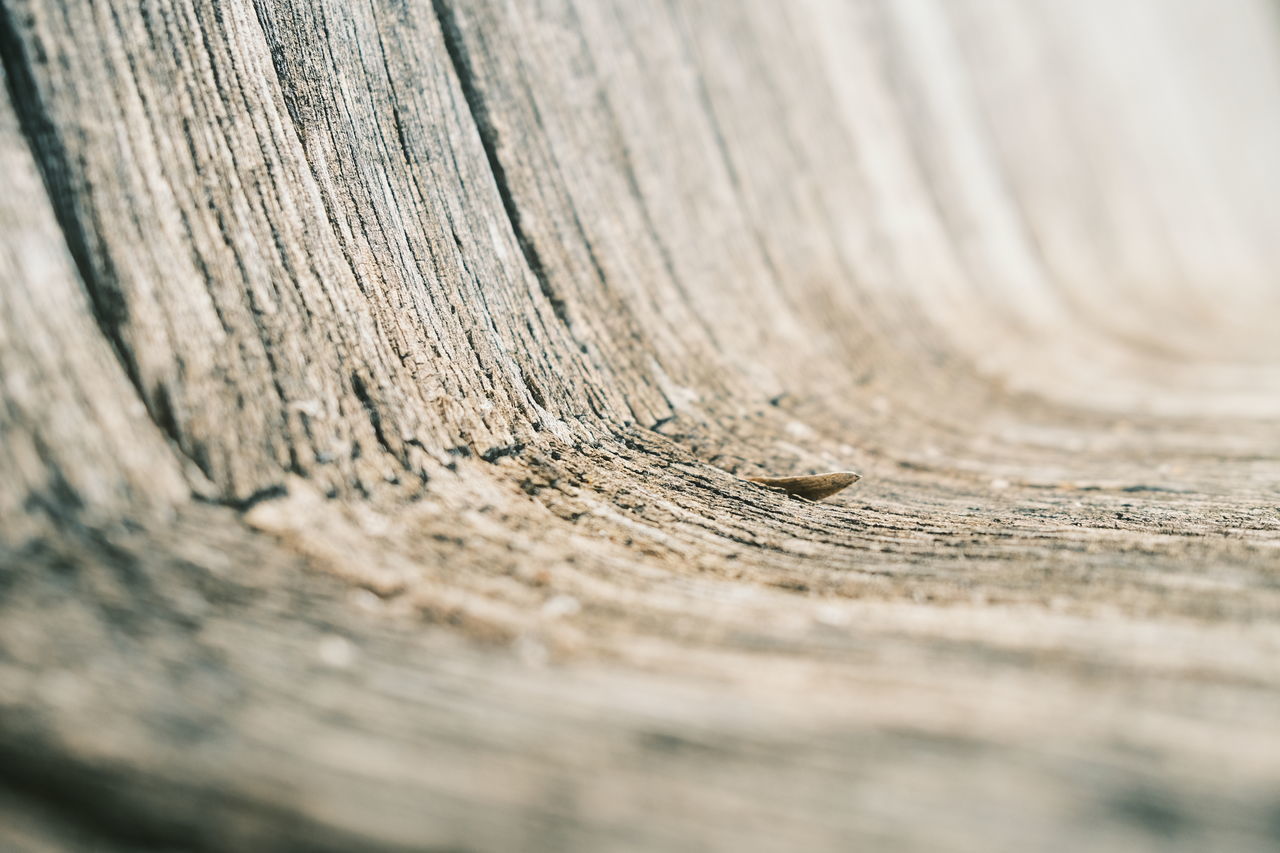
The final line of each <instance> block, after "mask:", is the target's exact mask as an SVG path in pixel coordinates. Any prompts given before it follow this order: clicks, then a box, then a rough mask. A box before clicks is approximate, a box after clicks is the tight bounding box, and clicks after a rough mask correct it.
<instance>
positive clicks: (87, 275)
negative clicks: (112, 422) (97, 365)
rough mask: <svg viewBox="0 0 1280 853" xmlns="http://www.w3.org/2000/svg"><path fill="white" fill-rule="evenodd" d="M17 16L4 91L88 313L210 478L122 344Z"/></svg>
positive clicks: (8, 22)
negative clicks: (146, 386)
mask: <svg viewBox="0 0 1280 853" xmlns="http://www.w3.org/2000/svg"><path fill="white" fill-rule="evenodd" d="M16 15H17V12H16V11H15V10H14V9H13V8H12V6H11V5H8V4H5V3H0V61H2V62H3V67H4V78H5V89H6V92H7V94H8V96H9V102H10V103H11V104H12V105H13V111H14V114H15V115H16V116H17V119H18V127H19V130H20V131H21V133H22V135H23V137H24V138H25V139H26V141H27V146H28V148H29V149H30V151H31V155H32V158H33V159H34V160H35V163H36V167H37V168H38V169H39V171H40V177H41V179H42V180H43V182H44V187H45V194H46V195H47V196H48V198H49V204H50V207H51V208H52V209H53V215H54V218H55V220H56V221H57V223H58V228H59V229H60V230H61V232H62V238H63V241H64V242H65V244H66V246H67V251H68V253H69V254H70V255H71V260H72V263H74V264H75V267H76V272H77V274H78V276H79V278H80V283H81V285H82V286H83V287H84V290H85V294H86V295H87V296H88V303H89V310H90V313H91V314H92V315H93V319H94V321H95V322H96V323H97V325H98V328H99V329H101V330H102V334H103V336H104V337H105V338H106V339H107V342H108V343H109V344H110V346H111V348H112V350H113V351H114V352H115V355H116V360H117V361H118V362H119V363H120V366H121V368H122V369H123V370H124V373H125V376H126V377H127V378H128V380H129V382H130V383H131V384H132V385H133V388H134V391H135V392H136V393H137V395H138V399H139V400H140V401H141V402H142V404H143V406H144V407H145V408H146V410H147V413H148V416H149V417H150V419H151V421H152V422H153V423H155V425H156V426H157V428H159V429H160V431H161V432H162V433H163V434H164V435H165V436H167V437H168V439H169V440H170V442H171V446H172V447H173V448H174V449H175V450H176V451H177V452H178V453H180V454H182V455H183V456H185V457H186V458H187V459H189V460H190V461H191V462H192V464H194V465H195V466H196V467H197V468H199V469H200V470H201V471H202V472H203V473H204V474H205V475H206V476H211V474H210V471H208V470H207V469H206V466H205V465H204V464H202V463H201V461H200V460H198V459H195V458H193V457H192V456H191V454H190V453H189V452H188V451H187V449H186V447H185V446H184V443H183V441H182V435H181V433H180V432H179V430H178V428H177V424H176V423H175V422H174V421H173V419H172V418H165V417H162V416H161V413H159V412H157V411H156V401H155V400H154V399H153V398H152V397H151V396H150V395H148V394H147V393H146V389H145V386H144V383H143V381H142V376H141V372H140V371H139V369H138V365H137V362H136V361H135V359H134V357H133V353H132V351H131V349H130V347H129V345H128V343H127V342H126V341H125V339H124V327H125V326H126V325H127V323H128V321H129V306H128V303H127V302H126V300H125V297H124V294H123V292H121V290H120V287H119V285H118V281H119V276H118V275H117V273H116V270H115V265H114V263H113V262H112V260H111V257H110V255H109V254H107V253H106V252H96V253H95V252H94V250H93V249H92V248H91V247H92V244H93V243H94V238H93V234H94V232H95V231H96V230H97V229H96V228H95V224H96V223H93V222H92V220H93V219H94V218H95V217H94V213H93V212H92V211H89V210H82V209H79V206H78V205H77V203H76V198H77V196H78V195H79V194H80V192H82V187H80V186H78V185H77V184H78V181H77V178H76V171H77V170H76V169H74V168H73V167H72V155H71V152H69V151H68V150H67V147H66V145H65V143H64V142H63V139H62V134H61V132H60V130H59V129H58V127H57V126H56V125H55V123H54V120H53V117H52V114H51V112H50V111H49V108H48V106H47V105H46V104H45V102H44V100H43V98H42V97H41V94H40V86H39V84H38V82H37V81H36V78H35V75H34V74H33V73H32V63H33V61H34V60H33V58H32V56H31V52H30V51H29V50H28V45H27V44H26V43H25V42H24V41H23V39H22V37H21V36H20V35H19V27H18V24H17V22H16V20H15V17H16ZM46 61H47V60H46ZM86 220H90V222H86Z"/></svg>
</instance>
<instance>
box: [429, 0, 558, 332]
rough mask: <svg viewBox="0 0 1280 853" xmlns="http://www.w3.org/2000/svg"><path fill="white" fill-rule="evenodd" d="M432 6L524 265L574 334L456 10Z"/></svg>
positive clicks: (440, 1) (442, 3) (437, 1)
mask: <svg viewBox="0 0 1280 853" xmlns="http://www.w3.org/2000/svg"><path fill="white" fill-rule="evenodd" d="M431 5H432V7H433V8H434V9H435V13H436V20H437V21H439V23H440V32H441V33H442V35H443V36H444V46H445V50H446V51H447V52H448V54H449V61H450V62H451V63H453V70H454V74H455V75H456V76H457V78H458V83H459V85H460V86H461V87H462V96H463V97H464V98H465V99H466V102H467V109H468V110H470V112H471V118H472V120H473V121H474V122H475V125H476V130H477V131H478V132H479V134H480V144H481V145H482V146H483V147H484V156H485V159H486V160H487V161H488V163H489V171H490V173H491V174H492V175H493V181H494V183H495V184H496V185H497V187H498V195H499V197H500V198H501V199H502V208H503V210H504V211H505V212H506V214H507V220H508V221H509V222H510V223H511V230H512V232H513V233H514V234H515V237H516V242H517V243H518V244H519V246H520V252H521V254H523V255H524V259H525V263H526V264H527V265H528V267H529V270H530V272H532V273H533V276H534V278H536V279H537V280H538V287H539V288H540V289H541V290H542V295H543V296H544V297H546V299H547V302H548V303H550V305H551V310H552V311H554V312H555V315H556V317H557V318H558V319H559V320H560V322H561V323H563V324H564V326H565V328H566V329H568V330H569V332H570V334H572V333H573V323H572V321H571V320H570V319H569V312H568V309H567V307H566V305H565V301H564V298H563V297H561V296H560V295H559V294H558V293H556V290H555V288H554V287H552V285H551V280H550V278H549V277H548V276H547V270H546V267H545V266H544V265H543V263H542V257H541V256H540V255H539V254H538V249H537V247H536V246H534V245H533V241H532V240H530V239H529V235H528V234H527V233H526V232H525V229H524V225H523V223H522V221H521V217H520V209H519V207H518V206H517V205H516V201H515V197H514V195H513V194H512V191H511V182H510V180H509V179H508V178H507V170H506V169H505V168H504V167H503V165H502V160H501V159H500V158H499V157H498V144H499V137H498V130H497V128H496V127H494V124H493V121H492V120H491V119H490V118H489V109H488V106H487V105H486V103H485V100H484V95H483V94H482V93H481V92H480V88H479V86H478V84H477V82H476V74H475V71H474V70H473V69H472V63H471V57H470V55H469V54H468V52H467V47H466V42H465V41H464V40H463V37H462V31H461V30H460V29H459V27H458V22H457V20H456V18H455V16H454V14H453V10H452V9H450V8H449V4H448V2H446V0H431Z"/></svg>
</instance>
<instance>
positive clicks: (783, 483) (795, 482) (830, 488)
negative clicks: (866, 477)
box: [746, 471, 862, 501]
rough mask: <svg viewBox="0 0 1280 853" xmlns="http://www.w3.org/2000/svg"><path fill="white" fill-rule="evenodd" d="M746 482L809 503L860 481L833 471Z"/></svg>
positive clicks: (851, 473)
mask: <svg viewBox="0 0 1280 853" xmlns="http://www.w3.org/2000/svg"><path fill="white" fill-rule="evenodd" d="M746 479H747V481H748V482H750V483H755V484H756V485H759V486H764V487H765V488H767V489H777V490H779V491H783V492H786V493H787V494H789V495H794V496H795V497H798V498H804V499H805V500H810V501H820V500H822V499H823V498H825V497H830V496H831V495H834V494H835V493H836V492H838V491H840V490H841V489H844V488H846V487H848V486H852V485H853V484H854V483H856V482H858V481H859V480H861V479H862V475H861V474H855V473H853V472H852V471H833V472H831V473H830V474H809V475H806V476H802V477H747V478H746Z"/></svg>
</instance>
